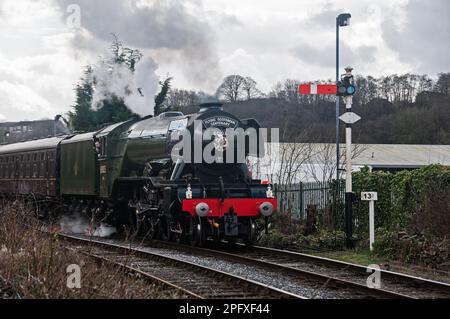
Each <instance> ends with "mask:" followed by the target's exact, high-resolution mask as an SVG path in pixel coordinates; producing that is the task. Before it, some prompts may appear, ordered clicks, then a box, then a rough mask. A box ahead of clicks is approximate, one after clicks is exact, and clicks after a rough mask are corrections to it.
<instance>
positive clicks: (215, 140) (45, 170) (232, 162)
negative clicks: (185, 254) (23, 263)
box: [0, 103, 277, 245]
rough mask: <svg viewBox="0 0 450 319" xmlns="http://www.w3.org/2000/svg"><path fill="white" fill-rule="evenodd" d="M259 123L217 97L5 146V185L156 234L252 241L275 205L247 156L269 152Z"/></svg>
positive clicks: (6, 190) (0, 187) (1, 167)
mask: <svg viewBox="0 0 450 319" xmlns="http://www.w3.org/2000/svg"><path fill="white" fill-rule="evenodd" d="M259 130H260V126H259V124H258V123H257V121H256V120H254V119H247V120H240V119H238V118H237V117H235V116H234V115H232V114H230V113H228V112H225V111H224V110H223V108H222V105H221V104H218V103H210V104H203V105H201V106H200V111H199V112H198V113H195V114H191V115H183V114H182V113H179V112H169V113H164V114H161V115H160V116H158V117H148V118H144V119H142V120H139V121H127V122H122V123H117V124H114V125H111V126H108V127H106V128H104V129H102V130H99V131H97V132H90V133H83V134H77V135H70V136H63V137H56V138H49V139H44V140H39V141H31V142H25V143H17V144H11V145H6V146H0V183H1V184H0V192H1V193H3V194H5V195H12V194H14V195H23V196H28V195H31V194H32V195H33V196H35V197H41V198H47V199H52V201H54V200H55V198H57V199H58V200H59V201H62V202H63V203H64V205H65V207H67V210H69V211H76V212H79V213H83V214H86V215H88V216H89V217H90V218H96V219H97V220H101V221H103V222H107V223H109V224H112V225H115V226H116V227H118V228H132V229H133V230H135V231H136V232H140V233H142V234H145V235H147V236H150V237H152V238H162V239H165V240H174V241H180V242H186V243H191V244H193V245H202V244H203V243H204V242H205V241H206V240H207V239H215V240H222V239H227V240H229V241H235V240H237V239H239V238H240V239H242V240H243V241H245V242H246V243H247V244H251V243H252V242H254V240H255V239H256V237H257V234H258V232H259V231H261V230H262V228H263V226H261V225H262V224H263V223H259V222H258V220H259V219H263V220H264V221H265V223H266V224H267V218H268V217H269V216H270V215H271V214H272V213H273V211H274V210H275V209H276V208H277V201H276V199H275V198H274V196H273V192H272V190H271V187H270V185H269V184H266V183H262V182H261V181H260V180H255V179H252V176H251V173H250V172H249V168H248V165H247V163H246V160H245V159H246V158H247V157H248V156H263V153H264V149H263V145H264V143H263V142H264V141H263V140H262V135H261V134H259ZM234 131H239V132H241V133H240V134H241V135H239V134H238V135H232V134H231V133H230V132H234ZM242 132H243V133H242ZM248 132H256V134H254V135H252V136H251V134H248ZM241 137H242V139H241ZM250 137H254V138H253V139H252V138H250ZM255 138H256V142H255V141H254V139H255ZM239 141H241V143H239ZM252 142H253V145H252ZM205 154H206V155H209V156H210V157H212V158H213V160H209V159H208V158H205V157H204V155H205ZM230 154H231V155H230ZM239 154H240V155H241V156H238V155H239ZM229 155H230V156H229ZM242 159H244V160H242Z"/></svg>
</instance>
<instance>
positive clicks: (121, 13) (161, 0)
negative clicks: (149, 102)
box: [53, 0, 222, 86]
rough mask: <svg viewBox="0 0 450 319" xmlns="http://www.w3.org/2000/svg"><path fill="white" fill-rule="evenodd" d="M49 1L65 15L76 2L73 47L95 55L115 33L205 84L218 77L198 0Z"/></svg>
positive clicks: (211, 34)
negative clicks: (77, 24)
mask: <svg viewBox="0 0 450 319" xmlns="http://www.w3.org/2000/svg"><path fill="white" fill-rule="evenodd" d="M53 1H54V3H55V4H56V5H57V6H58V7H59V9H60V10H61V11H62V13H63V18H64V19H67V18H68V16H67V12H66V10H67V8H68V6H69V5H73V4H76V5H79V6H80V14H81V29H80V30H78V31H76V36H75V37H74V40H73V46H74V49H75V50H81V51H86V52H89V53H90V54H94V55H97V53H98V48H99V47H101V46H103V45H104V44H105V43H108V42H110V41H111V34H116V35H117V36H118V37H119V39H120V40H121V41H123V43H124V44H125V45H126V46H129V47H133V48H137V49H140V50H141V51H143V52H145V51H147V52H148V51H149V50H150V51H151V52H153V53H155V55H154V57H155V58H156V57H157V56H159V57H160V58H161V59H164V60H166V61H174V62H176V63H177V67H178V68H180V69H181V71H182V72H183V73H184V75H185V77H186V78H187V79H189V80H190V81H191V82H192V83H194V84H197V85H204V86H205V85H206V86H210V85H211V83H216V82H218V81H220V78H221V75H222V74H221V71H220V68H219V58H218V55H217V48H216V38H215V34H214V32H213V28H212V26H211V25H210V22H209V21H208V19H207V16H208V14H209V13H208V12H206V11H205V10H204V8H203V5H202V1H201V0H183V1H179V0H95V1H92V0H53ZM157 61H158V60H157Z"/></svg>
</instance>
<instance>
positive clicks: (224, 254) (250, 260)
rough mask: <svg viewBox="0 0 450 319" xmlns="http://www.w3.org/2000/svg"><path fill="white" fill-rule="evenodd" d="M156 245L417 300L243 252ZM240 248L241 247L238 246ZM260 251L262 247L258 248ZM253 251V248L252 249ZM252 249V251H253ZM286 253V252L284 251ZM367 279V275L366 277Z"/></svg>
mask: <svg viewBox="0 0 450 319" xmlns="http://www.w3.org/2000/svg"><path fill="white" fill-rule="evenodd" d="M151 243H153V244H156V245H158V246H163V247H164V246H165V247H169V248H171V249H177V250H182V251H185V252H189V253H193V254H200V255H203V256H211V257H216V258H217V257H219V258H223V259H226V260H232V261H234V262H239V263H245V264H247V265H251V266H257V267H260V268H264V269H266V270H270V271H276V272H279V273H282V274H289V275H292V276H295V277H297V278H302V279H305V280H313V281H316V282H319V283H320V285H321V287H323V288H327V287H329V288H332V289H336V288H338V289H344V290H348V291H354V292H356V293H357V294H359V295H363V296H367V297H368V298H380V299H415V297H413V296H409V295H406V294H402V293H398V292H395V291H389V290H385V289H375V288H370V287H368V286H367V285H365V284H361V283H358V282H355V281H351V280H347V279H342V278H338V277H334V276H330V275H327V274H324V273H318V272H314V271H310V270H306V269H302V268H296V267H292V266H290V264H282V263H279V262H277V261H276V260H277V259H278V258H273V259H271V260H265V259H260V258H254V257H252V256H251V254H247V252H245V251H243V252H242V253H231V252H228V251H223V250H217V249H208V248H199V247H191V246H187V245H179V244H176V243H171V242H165V241H151V242H150V244H151ZM238 247H240V246H238ZM257 248H258V249H259V248H260V247H257ZM251 249H253V247H252V248H251ZM251 249H250V251H251ZM282 252H283V253H284V251H282ZM366 277H367V275H366Z"/></svg>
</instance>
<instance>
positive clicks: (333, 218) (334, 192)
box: [274, 181, 345, 229]
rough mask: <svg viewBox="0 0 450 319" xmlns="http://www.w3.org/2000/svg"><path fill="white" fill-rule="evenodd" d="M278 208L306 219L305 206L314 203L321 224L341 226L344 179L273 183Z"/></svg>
mask: <svg viewBox="0 0 450 319" xmlns="http://www.w3.org/2000/svg"><path fill="white" fill-rule="evenodd" d="M274 191H275V194H276V197H277V199H278V204H279V210H280V211H281V212H284V213H290V214H291V216H292V218H294V219H306V208H307V207H308V205H315V206H316V208H317V211H318V212H319V215H320V216H319V217H320V220H321V222H322V223H323V224H329V226H330V227H331V228H335V229H337V228H341V226H342V223H343V214H344V205H343V203H344V199H345V181H340V183H339V185H338V183H336V181H332V182H308V183H298V184H289V185H281V184H276V185H274Z"/></svg>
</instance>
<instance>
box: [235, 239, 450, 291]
mask: <svg viewBox="0 0 450 319" xmlns="http://www.w3.org/2000/svg"><path fill="white" fill-rule="evenodd" d="M237 246H238V247H240V248H241V249H243V253H245V254H246V255H247V256H249V257H250V258H254V259H260V260H266V261H268V262H271V261H272V262H273V260H278V262H276V263H277V264H281V265H282V264H289V265H291V266H290V267H291V268H293V267H294V266H301V263H308V264H310V265H313V266H314V265H316V266H322V267H326V268H330V269H333V270H335V271H346V272H347V273H351V274H353V275H354V276H357V277H358V278H360V279H361V278H364V279H367V277H368V275H369V274H368V271H369V270H370V269H371V268H370V267H365V266H362V265H357V264H353V263H348V262H344V261H338V260H334V259H329V258H324V257H319V256H314V255H309V254H304V253H298V252H292V251H288V250H280V249H274V248H266V247H259V246H254V247H251V248H250V249H245V248H244V246H243V245H237ZM252 255H253V257H251V256H252ZM379 271H380V278H381V285H382V287H383V286H384V288H383V290H385V291H389V292H393V293H394V294H395V293H398V291H401V293H399V295H404V296H406V297H410V298H411V297H412V298H450V284H448V283H445V282H440V281H435V280H430V279H426V278H422V277H417V276H412V275H407V274H402V273H398V272H393V271H389V270H383V269H380V270H379ZM359 281H360V280H359ZM375 289H376V288H375ZM377 290H379V289H377Z"/></svg>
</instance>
